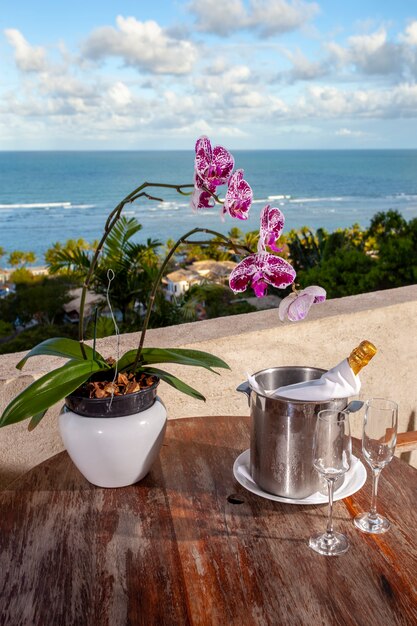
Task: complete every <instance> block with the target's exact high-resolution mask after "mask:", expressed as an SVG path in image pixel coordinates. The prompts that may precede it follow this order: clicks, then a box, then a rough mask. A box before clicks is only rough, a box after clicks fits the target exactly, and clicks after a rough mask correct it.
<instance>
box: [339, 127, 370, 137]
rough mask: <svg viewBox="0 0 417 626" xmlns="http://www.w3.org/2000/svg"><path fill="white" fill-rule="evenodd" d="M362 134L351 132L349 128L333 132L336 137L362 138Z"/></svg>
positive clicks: (360, 132) (361, 132)
mask: <svg viewBox="0 0 417 626" xmlns="http://www.w3.org/2000/svg"><path fill="white" fill-rule="evenodd" d="M364 134H365V133H364V132H363V131H361V130H351V129H350V128H339V130H337V131H336V132H335V135H336V136H337V137H363V136H364Z"/></svg>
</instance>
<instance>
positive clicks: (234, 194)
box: [223, 170, 253, 220]
mask: <svg viewBox="0 0 417 626" xmlns="http://www.w3.org/2000/svg"><path fill="white" fill-rule="evenodd" d="M243 174H244V172H243V170H236V172H234V173H233V174H232V176H231V177H230V180H229V187H228V190H227V193H226V198H225V200H224V205H223V213H229V215H230V216H231V217H236V218H238V219H240V220H247V219H248V213H249V209H250V206H251V204H252V199H253V191H252V189H251V187H250V185H249V183H248V182H246V180H244V178H243Z"/></svg>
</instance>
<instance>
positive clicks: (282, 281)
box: [229, 252, 296, 297]
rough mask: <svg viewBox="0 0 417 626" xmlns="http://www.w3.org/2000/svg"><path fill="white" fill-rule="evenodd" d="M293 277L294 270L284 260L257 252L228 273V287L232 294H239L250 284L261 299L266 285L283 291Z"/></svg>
mask: <svg viewBox="0 0 417 626" xmlns="http://www.w3.org/2000/svg"><path fill="white" fill-rule="evenodd" d="M295 276H296V273H295V270H294V268H293V267H292V265H290V264H289V263H288V261H285V259H282V258H281V257H278V256H275V255H273V254H269V253H268V252H258V253H256V254H250V255H249V256H247V257H246V258H244V259H243V260H242V261H240V263H238V265H237V266H236V267H235V268H234V269H233V270H232V271H231V273H230V277H229V285H230V288H231V289H232V291H233V292H234V293H241V292H242V291H245V289H246V288H247V287H248V285H249V284H251V286H252V288H253V290H254V292H255V295H256V296H257V297H262V296H264V295H265V292H266V288H267V286H268V285H272V286H273V287H277V288H278V289H285V287H288V285H291V283H293V282H294V279H295Z"/></svg>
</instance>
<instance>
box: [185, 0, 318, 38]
mask: <svg viewBox="0 0 417 626" xmlns="http://www.w3.org/2000/svg"><path fill="white" fill-rule="evenodd" d="M188 8H189V10H190V12H191V13H192V14H194V16H195V18H196V25H197V28H198V29H199V30H200V31H203V32H208V33H215V34H216V35H220V36H222V37H226V36H227V35H230V34H231V33H234V32H237V31H239V30H245V29H247V30H252V31H255V32H257V33H258V34H259V35H260V36H261V37H270V36H272V35H275V34H280V33H286V32H289V31H293V30H297V29H298V28H300V27H301V26H303V25H304V24H305V23H307V22H309V21H310V20H311V19H312V18H313V17H315V15H316V14H317V13H318V12H319V7H318V4H316V3H315V2H304V0H251V1H250V3H249V7H248V8H246V6H245V5H244V4H243V2H242V0H229V1H228V2H227V5H226V6H225V8H220V10H219V2H218V0H193V1H192V2H191V3H190V4H189V5H188Z"/></svg>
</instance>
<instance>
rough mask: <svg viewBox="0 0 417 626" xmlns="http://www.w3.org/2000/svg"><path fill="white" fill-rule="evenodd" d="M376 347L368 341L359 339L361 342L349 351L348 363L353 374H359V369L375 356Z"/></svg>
mask: <svg viewBox="0 0 417 626" xmlns="http://www.w3.org/2000/svg"><path fill="white" fill-rule="evenodd" d="M376 352H377V349H376V347H375V346H374V344H373V343H371V342H370V341H367V340H365V341H361V343H360V344H359V345H358V346H357V347H356V348H355V349H354V350H352V352H351V353H350V356H349V357H348V363H349V366H350V368H351V370H352V371H353V373H354V374H359V372H360V371H361V369H362V368H363V367H365V365H368V363H369V361H370V360H371V359H372V358H373V357H374V356H375V354H376Z"/></svg>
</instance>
